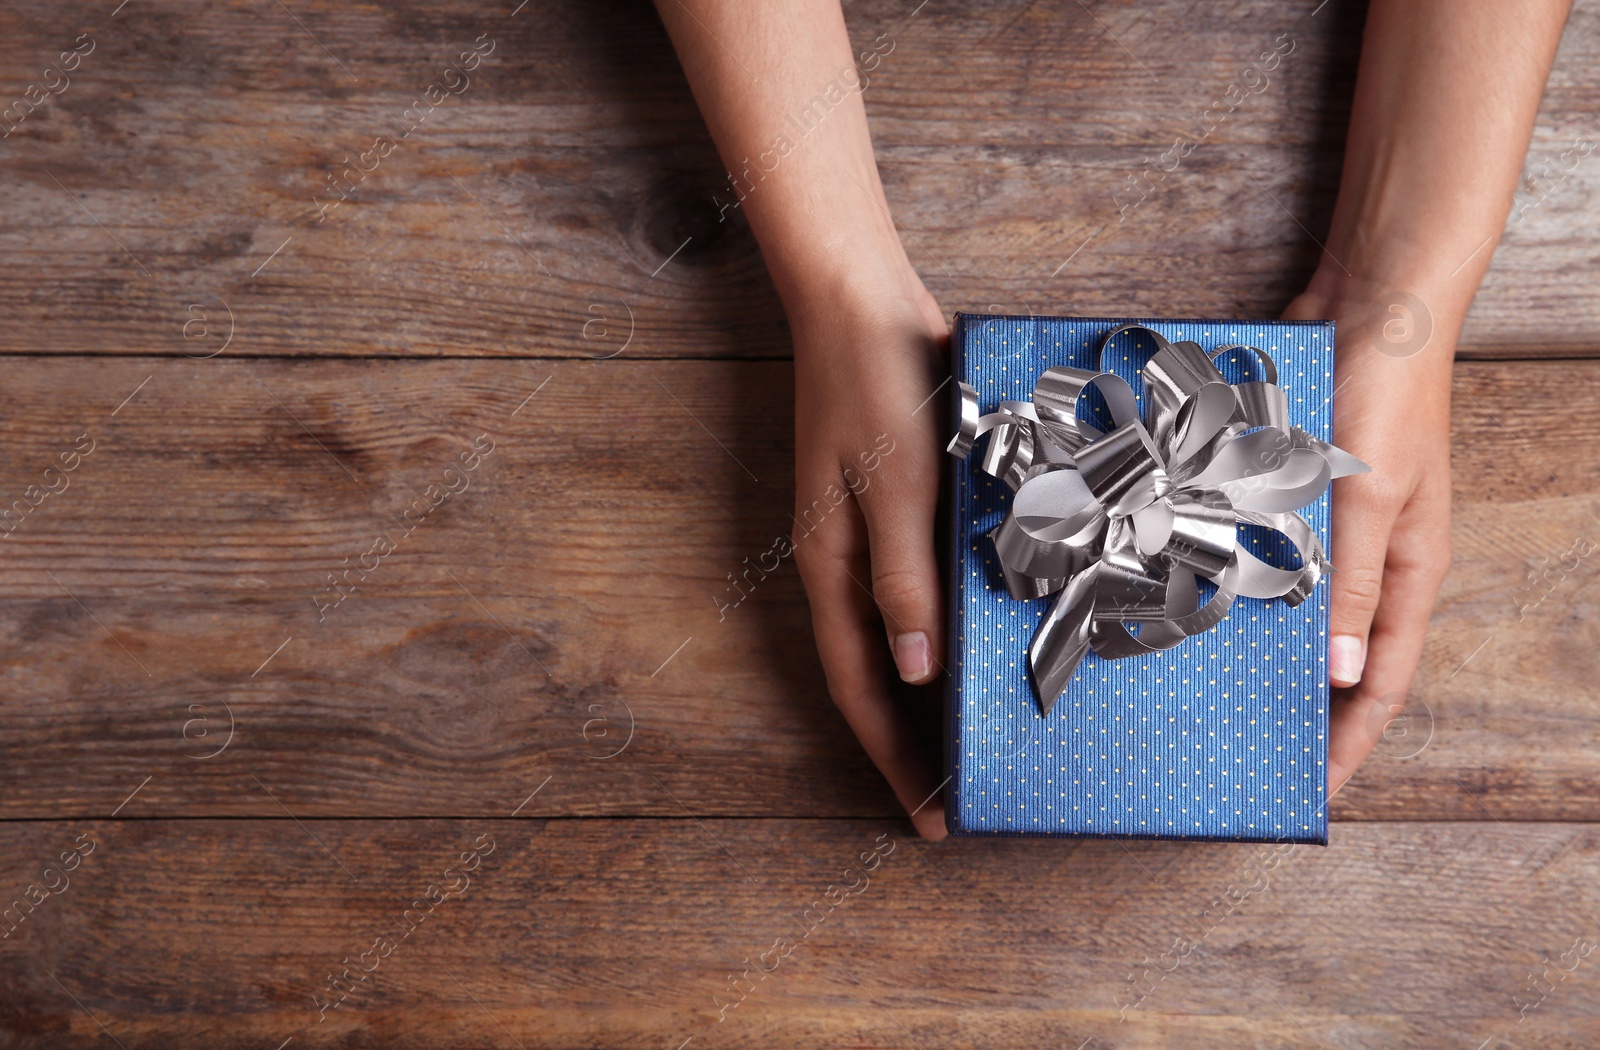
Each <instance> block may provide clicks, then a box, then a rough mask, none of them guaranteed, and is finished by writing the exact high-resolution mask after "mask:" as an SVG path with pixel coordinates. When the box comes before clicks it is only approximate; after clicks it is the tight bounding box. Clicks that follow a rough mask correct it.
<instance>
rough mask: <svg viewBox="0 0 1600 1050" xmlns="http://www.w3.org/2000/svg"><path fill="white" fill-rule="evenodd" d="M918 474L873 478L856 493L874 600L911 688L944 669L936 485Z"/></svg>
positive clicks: (896, 664) (892, 650)
mask: <svg viewBox="0 0 1600 1050" xmlns="http://www.w3.org/2000/svg"><path fill="white" fill-rule="evenodd" d="M916 478H917V474H916V473H913V474H912V475H911V476H910V477H901V478H897V479H895V480H896V481H900V482H902V484H898V485H893V486H892V487H891V485H890V483H889V481H890V479H888V478H884V479H881V480H879V479H875V480H874V482H873V484H872V485H871V487H869V488H868V489H867V490H865V491H863V492H861V493H859V494H858V496H857V498H858V499H859V500H860V502H861V509H862V512H863V514H864V516H865V517H866V519H867V536H868V542H869V545H870V548H871V557H872V596H873V598H874V599H876V600H877V603H878V609H879V611H881V612H882V613H883V625H884V629H885V630H886V631H887V632H888V634H889V648H890V651H891V652H892V653H893V654H894V663H895V667H896V669H897V670H898V671H899V672H900V677H901V678H903V679H904V680H906V681H907V682H910V683H912V684H913V685H921V684H923V683H925V682H931V681H932V680H933V679H934V678H935V677H937V676H938V675H939V674H940V673H941V672H943V670H944V662H943V661H944V651H943V650H944V645H943V631H942V630H941V629H940V625H941V624H942V623H943V620H942V618H941V616H940V604H941V594H940V586H939V566H938V560H937V558H936V557H935V553H934V538H933V523H934V513H935V504H936V503H937V500H938V485H937V483H934V484H928V485H919V484H916Z"/></svg>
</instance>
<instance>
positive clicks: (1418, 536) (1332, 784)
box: [1328, 489, 1450, 797]
mask: <svg viewBox="0 0 1600 1050" xmlns="http://www.w3.org/2000/svg"><path fill="white" fill-rule="evenodd" d="M1449 513H1450V507H1449V494H1448V490H1445V491H1444V492H1442V493H1441V492H1439V491H1438V490H1437V489H1434V490H1432V491H1429V492H1426V493H1421V492H1419V494H1418V496H1417V497H1416V498H1414V499H1413V500H1412V502H1411V503H1410V504H1408V505H1407V507H1406V509H1405V511H1404V512H1403V513H1402V514H1401V516H1400V519H1399V520H1398V521H1397V522H1396V523H1395V528H1394V532H1393V534H1392V539H1391V542H1390V545H1389V552H1388V557H1387V561H1386V563H1385V565H1384V571H1383V600H1382V603H1381V604H1380V605H1379V606H1378V610H1377V614H1376V616H1375V617H1374V619H1373V621H1372V630H1371V633H1370V642H1369V645H1368V650H1369V652H1368V656H1367V662H1366V671H1365V674H1364V675H1363V676H1362V679H1361V684H1360V685H1358V686H1356V687H1355V688H1353V689H1348V690H1344V691H1343V695H1342V696H1340V697H1339V698H1338V699H1337V700H1336V701H1335V703H1334V707H1333V714H1332V719H1331V726H1330V732H1331V739H1330V741H1329V745H1328V787H1329V794H1330V797H1331V796H1332V794H1333V793H1336V792H1337V791H1338V790H1339V789H1340V788H1341V787H1343V786H1344V784H1345V782H1346V781H1348V780H1349V779H1350V776H1351V774H1353V773H1354V772H1355V771H1356V767H1358V766H1359V765H1360V764H1361V762H1362V761H1363V760H1364V759H1365V758H1366V757H1367V755H1368V754H1369V753H1371V751H1372V749H1373V748H1374V747H1375V746H1377V744H1378V742H1379V741H1380V740H1382V739H1383V738H1384V733H1385V731H1386V730H1387V729H1388V726H1389V723H1390V722H1391V721H1393V720H1394V719H1395V718H1396V717H1397V716H1399V714H1400V712H1401V710H1402V708H1403V707H1404V706H1405V701H1406V693H1407V691H1408V690H1409V689H1410V687H1411V679H1412V677H1413V676H1414V675H1415V674H1416V670H1417V664H1418V663H1419V662H1420V661H1421V659H1422V646H1423V643H1424V641H1425V640H1426V638H1427V633H1428V621H1429V618H1430V617H1431V615H1432V613H1433V605H1434V601H1435V599H1437V598H1438V595H1439V586H1440V584H1441V583H1443V581H1444V575H1445V572H1446V570H1448V568H1449V565H1450V519H1449Z"/></svg>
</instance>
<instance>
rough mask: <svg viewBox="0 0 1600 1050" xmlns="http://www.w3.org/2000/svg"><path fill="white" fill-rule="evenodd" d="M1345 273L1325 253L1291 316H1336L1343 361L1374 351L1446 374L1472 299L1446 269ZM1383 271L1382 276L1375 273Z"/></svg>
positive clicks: (1291, 309)
mask: <svg viewBox="0 0 1600 1050" xmlns="http://www.w3.org/2000/svg"><path fill="white" fill-rule="evenodd" d="M1367 273H1371V274H1374V276H1367V275H1366V274H1364V273H1349V272H1346V271H1344V270H1343V269H1341V268H1340V266H1339V265H1338V264H1336V263H1333V262H1332V261H1331V260H1328V259H1326V258H1324V262H1323V265H1322V266H1321V267H1320V268H1319V269H1318V270H1317V272H1316V274H1315V275H1313V277H1312V279H1311V282H1310V284H1309V285H1308V286H1307V288H1306V291H1305V292H1304V293H1303V294H1302V295H1301V296H1300V297H1299V298H1297V299H1296V300H1295V301H1294V303H1293V304H1292V305H1291V306H1290V308H1289V310H1288V312H1287V313H1286V315H1285V316H1287V317H1290V318H1291V319H1301V320H1309V319H1326V320H1331V321H1333V322H1334V324H1335V326H1336V328H1335V332H1336V337H1337V339H1338V346H1339V353H1340V358H1341V360H1342V361H1345V362H1349V361H1352V360H1358V359H1361V358H1365V357H1369V356H1374V357H1384V358H1388V359H1392V360H1407V361H1411V362H1413V363H1415V364H1420V365H1430V364H1431V365H1433V366H1435V369H1434V370H1435V371H1437V372H1440V373H1442V374H1443V375H1445V376H1448V374H1449V369H1450V365H1451V363H1452V362H1453V360H1454V357H1455V346H1456V340H1457V339H1458V338H1459V336H1460V334H1461V326H1462V323H1463V322H1464V320H1465V318H1466V312H1467V308H1468V306H1470V305H1471V302H1472V291H1471V289H1464V288H1462V287H1461V286H1460V282H1459V281H1456V280H1452V279H1451V278H1450V277H1449V274H1448V272H1446V273H1442V274H1441V273H1439V272H1437V271H1436V270H1433V269H1430V268H1427V267H1422V266H1418V267H1410V268H1407V267H1398V266H1390V267H1383V268H1375V269H1372V270H1368V271H1367ZM1378 275H1381V276H1378Z"/></svg>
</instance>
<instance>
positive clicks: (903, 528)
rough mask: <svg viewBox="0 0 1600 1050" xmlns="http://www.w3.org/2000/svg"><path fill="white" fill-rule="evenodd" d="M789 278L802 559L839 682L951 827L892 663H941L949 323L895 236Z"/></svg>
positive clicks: (865, 728) (881, 748)
mask: <svg viewBox="0 0 1600 1050" xmlns="http://www.w3.org/2000/svg"><path fill="white" fill-rule="evenodd" d="M850 259H851V264H850V265H849V266H848V267H846V268H845V269H844V270H843V271H842V272H839V273H835V274H832V275H830V276H829V277H828V278H827V279H826V280H824V281H819V282H818V283H817V285H816V286H815V288H814V289H812V288H811V287H799V288H791V289H790V290H789V294H788V295H786V300H787V302H788V304H789V317H790V324H791V327H792V329H793V332H794V347H795V350H794V354H795V512H794V519H795V523H794V533H793V537H792V538H793V543H794V549H795V560H796V562H797V564H798V565H799V568H800V575H801V578H802V579H803V580H804V581H805V587H806V595H807V597H808V598H809V600H810V602H811V622H812V626H813V630H814V632H815V634H816V640H817V649H818V651H819V653H820V655H821V657H822V666H823V669H824V671H825V672H826V674H827V680H828V691H829V693H831V694H832V696H833V701H834V703H835V704H837V705H838V707H839V710H840V711H841V712H843V714H844V716H845V719H846V721H848V722H849V723H850V728H851V729H853V730H854V731H855V734H856V736H857V738H859V739H860V741H861V745H862V747H864V748H865V749H866V751H867V754H868V755H869V756H870V757H871V758H872V760H873V762H875V763H876V764H877V766H878V768H879V770H881V771H882V772H883V775H884V777H885V779H887V780H888V782H889V786H890V787H891V788H893V789H894V792H895V795H896V796H897V797H898V798H899V800H900V803H901V805H902V806H904V807H905V809H906V811H907V812H908V813H910V814H911V818H912V821H913V823H915V825H916V827H917V831H918V832H919V833H920V834H921V835H922V836H923V837H924V838H929V839H940V838H943V837H944V835H945V826H944V806H943V803H942V801H941V800H940V798H939V797H938V796H939V794H940V791H939V789H940V787H941V784H940V780H939V777H938V775H937V773H936V772H935V769H934V767H933V766H932V764H931V763H930V762H929V760H928V757H927V756H926V755H925V754H924V753H923V751H922V748H921V747H920V745H919V743H918V741H917V740H916V738H915V736H914V734H913V733H912V730H911V726H910V724H909V721H908V720H907V718H906V717H905V716H904V715H903V714H902V713H901V712H899V711H898V710H897V709H896V704H895V699H894V696H893V695H892V693H891V692H890V689H889V677H888V676H889V674H890V673H891V670H890V669H891V666H892V667H893V668H894V670H895V672H897V673H898V675H899V677H900V678H902V679H903V680H905V681H907V682H911V683H914V684H919V685H920V684H925V683H927V682H931V681H933V680H934V679H935V678H937V677H938V676H939V675H940V674H941V673H942V672H943V670H944V651H943V644H942V643H943V623H944V620H943V615H942V613H941V609H942V607H943V599H942V595H941V586H942V584H941V579H940V574H939V569H938V559H937V557H936V551H935V549H934V518H935V511H936V506H935V505H936V503H937V500H938V494H939V478H940V472H941V468H942V466H943V458H944V453H943V447H944V438H945V437H946V436H947V435H944V434H943V433H942V431H941V430H940V424H941V422H942V421H943V417H944V415H945V411H944V407H945V405H944V399H943V398H941V397H939V396H937V392H938V391H939V390H940V389H941V387H942V386H943V385H944V384H945V383H946V382H947V381H948V379H949V375H950V373H949V368H948V364H947V350H948V341H949V329H948V326H947V325H946V323H945V319H944V315H943V314H942V313H941V312H940V310H939V306H938V304H937V303H936V302H934V299H933V296H931V295H930V294H928V291H927V290H926V289H925V288H924V287H923V285H922V281H921V279H920V278H919V277H918V276H917V274H916V272H915V271H914V270H913V269H912V268H911V266H910V264H909V262H908V261H907V260H906V258H905V254H904V252H903V251H902V250H901V249H900V245H899V243H898V240H896V241H895V243H893V244H892V245H886V246H884V248H883V249H882V250H881V251H876V252H870V253H864V254H858V253H852V254H851V255H850Z"/></svg>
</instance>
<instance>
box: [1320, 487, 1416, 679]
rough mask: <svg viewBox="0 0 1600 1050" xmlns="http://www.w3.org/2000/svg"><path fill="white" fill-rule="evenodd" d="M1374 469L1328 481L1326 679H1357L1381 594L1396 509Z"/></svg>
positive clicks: (1397, 506) (1395, 503)
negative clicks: (1330, 502)
mask: <svg viewBox="0 0 1600 1050" xmlns="http://www.w3.org/2000/svg"><path fill="white" fill-rule="evenodd" d="M1381 483H1382V480H1381V478H1380V477H1379V475H1378V473H1377V472H1376V471H1374V472H1372V473H1370V474H1357V475H1355V476H1353V477H1348V478H1340V479H1339V480H1338V481H1335V482H1334V483H1333V485H1334V489H1333V564H1334V569H1335V571H1334V573H1333V575H1332V580H1331V582H1330V585H1329V586H1330V589H1331V594H1330V598H1329V601H1330V606H1329V615H1328V681H1330V682H1331V683H1333V685H1335V686H1337V687H1345V686H1352V685H1355V684H1356V683H1357V682H1359V681H1361V674H1362V669H1363V667H1364V666H1365V664H1366V660H1367V634H1368V632H1369V631H1370V630H1371V628H1372V617H1373V614H1374V613H1376V611H1377V608H1378V598H1379V596H1380V594H1381V593H1382V591H1383V573H1384V560H1385V558H1386V557H1387V556H1388V548H1389V532H1390V530H1391V529H1392V528H1393V527H1394V519H1395V515H1396V514H1397V513H1398V511H1399V509H1400V507H1399V505H1398V503H1397V502H1396V501H1394V500H1392V499H1390V498H1388V497H1387V496H1386V495H1385V494H1384V492H1383V491H1382V489H1381V487H1380V486H1381Z"/></svg>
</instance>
